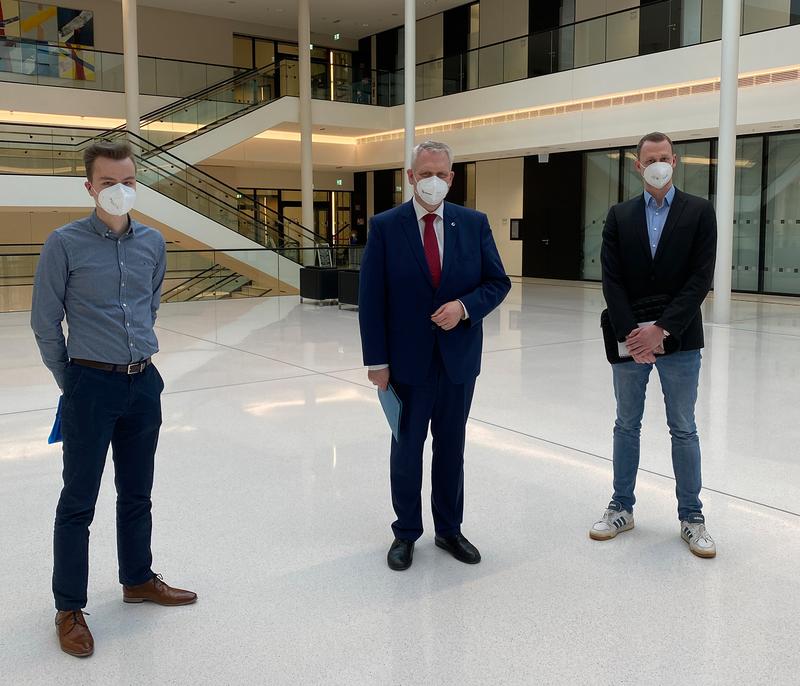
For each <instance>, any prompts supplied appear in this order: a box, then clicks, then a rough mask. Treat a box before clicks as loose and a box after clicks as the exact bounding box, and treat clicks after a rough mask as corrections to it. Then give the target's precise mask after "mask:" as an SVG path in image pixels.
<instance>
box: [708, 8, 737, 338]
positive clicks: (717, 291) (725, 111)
mask: <svg viewBox="0 0 800 686" xmlns="http://www.w3.org/2000/svg"><path fill="white" fill-rule="evenodd" d="M741 10H742V3H741V1H740V0H724V2H723V6H722V65H721V68H720V90H719V142H718V146H717V231H718V233H717V266H716V270H715V272H714V309H713V313H712V319H713V320H714V322H715V323H716V324H729V323H730V321H731V268H732V264H733V210H734V197H735V185H736V104H737V96H738V91H739V34H740V28H741Z"/></svg>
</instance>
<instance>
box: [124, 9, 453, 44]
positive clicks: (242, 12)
mask: <svg viewBox="0 0 800 686" xmlns="http://www.w3.org/2000/svg"><path fill="white" fill-rule="evenodd" d="M309 2H310V5H311V31H312V32H313V33H321V34H331V35H333V34H335V33H340V34H341V35H342V37H343V38H363V37H364V36H369V35H372V34H373V33H379V32H380V31H385V30H386V29H390V28H393V27H395V26H400V25H401V24H402V23H403V11H404V10H403V7H404V1H403V0H309ZM467 2H468V0H417V18H418V19H421V18H423V17H427V16H430V15H431V14H437V13H439V12H443V11H444V10H447V9H450V8H452V7H458V6H459V5H464V4H466V3H467ZM140 4H142V5H147V6H149V7H161V8H163V9H168V10H174V11H178V12H190V13H192V14H205V15H208V16H211V17H223V18H225V19H233V20H235V21H243V22H249V23H255V24H261V25H266V26H275V27H281V28H288V29H294V30H296V29H297V5H298V2H297V0H140Z"/></svg>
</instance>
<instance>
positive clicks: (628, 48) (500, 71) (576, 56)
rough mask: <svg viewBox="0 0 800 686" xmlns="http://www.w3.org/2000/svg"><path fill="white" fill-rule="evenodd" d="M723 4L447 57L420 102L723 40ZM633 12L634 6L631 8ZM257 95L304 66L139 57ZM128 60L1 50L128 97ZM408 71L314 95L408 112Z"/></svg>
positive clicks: (23, 67) (750, 24)
mask: <svg viewBox="0 0 800 686" xmlns="http://www.w3.org/2000/svg"><path fill="white" fill-rule="evenodd" d="M722 2H723V0H660V1H658V2H652V3H649V4H647V5H636V6H633V7H631V8H629V9H624V10H620V11H616V12H612V13H609V14H606V15H602V16H598V17H593V18H591V19H585V20H582V21H576V22H572V23H569V24H564V25H561V26H558V27H554V28H552V29H548V30H544V31H539V32H536V33H532V34H526V35H520V36H518V37H517V38H513V39H510V40H505V41H502V42H498V43H493V44H491V45H484V46H481V47H478V48H474V49H471V50H467V51H464V52H459V53H454V54H450V55H445V56H443V57H441V58H437V59H433V60H428V61H426V62H422V63H419V64H417V66H416V93H417V100H427V99H430V98H436V97H440V96H443V95H450V94H453V93H462V92H465V91H470V90H474V89H477V88H485V87H487V86H494V85H498V84H502V83H509V82H513V81H518V80H522V79H528V78H533V77H536V76H543V75H546V74H554V73H558V72H562V71H568V70H571V69H578V68H581V67H587V66H591V65H596V64H602V63H605V62H612V61H615V60H620V59H626V58H629V57H636V56H639V55H647V54H652V53H658V52H663V51H666V50H672V49H675V48H681V47H686V46H691V45H698V44H701V43H707V42H711V41H715V40H719V38H720V35H721V17H722ZM742 2H743V3H744V11H743V13H742V34H748V33H755V32H758V31H764V30H769V29H776V28H782V27H784V26H788V25H791V24H800V13H798V12H795V11H793V10H792V9H791V7H793V5H792V4H790V3H789V2H788V0H786V1H785V2H783V5H785V6H786V9H785V11H773V10H772V9H770V8H766V9H765V8H761V7H760V6H758V5H756V4H750V3H748V2H745V0H742ZM632 4H633V3H632ZM265 70H268V71H269V78H268V79H264V78H262V79H261V82H258V83H257V82H256V80H255V79H254V80H253V85H254V87H257V88H267V87H268V88H269V91H268V92H266V91H263V92H261V93H259V94H256V95H255V96H254V95H253V94H251V93H249V92H247V93H246V92H245V91H247V89H240V91H239V93H244V94H245V97H246V98H248V99H249V101H251V102H252V101H253V99H254V98H255V99H258V100H260V101H261V102H264V101H268V100H272V99H275V98H278V97H282V96H286V95H288V96H297V95H299V91H300V89H299V71H300V70H299V64H298V61H297V58H296V57H284V58H281V59H280V60H278V61H276V62H275V63H274V64H271V65H268V67H263V68H261V69H253V70H245V69H241V68H237V67H226V66H220V65H213V64H198V63H193V62H181V61H179V60H167V59H162V58H154V57H140V58H139V74H140V91H141V92H142V93H145V94H149V95H164V96H171V97H187V96H189V95H193V94H195V93H196V92H198V91H201V90H204V89H208V88H210V87H212V86H214V85H217V84H220V83H223V82H226V81H230V80H231V79H232V78H234V77H236V76H238V75H242V74H247V73H251V74H256V73H259V74H260V75H261V76H265V75H267V72H266V71H265ZM122 71H123V70H122V55H121V54H118V53H110V52H103V51H98V50H89V49H76V48H72V47H65V46H52V45H46V44H41V43H35V42H31V41H24V40H22V41H21V40H20V39H11V38H4V39H3V40H2V41H0V80H5V81H21V82H25V83H39V84H44V85H58V86H71V87H76V88H87V89H95V90H111V91H122V90H123V89H124V81H123V73H122ZM404 78H405V77H404V71H403V69H402V68H398V69H389V70H385V69H369V68H363V67H354V66H351V65H346V64H335V63H334V64H320V63H316V62H315V63H313V64H312V76H311V92H312V97H313V98H315V99H319V100H332V101H336V102H352V103H358V104H367V105H380V106H389V107H390V106H394V105H401V104H402V103H403V95H404Z"/></svg>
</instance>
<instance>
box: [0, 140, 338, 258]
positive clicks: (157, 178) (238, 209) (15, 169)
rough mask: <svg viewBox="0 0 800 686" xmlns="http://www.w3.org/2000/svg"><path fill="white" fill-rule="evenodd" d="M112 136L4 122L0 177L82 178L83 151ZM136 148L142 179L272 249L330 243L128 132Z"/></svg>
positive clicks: (295, 250)
mask: <svg viewBox="0 0 800 686" xmlns="http://www.w3.org/2000/svg"><path fill="white" fill-rule="evenodd" d="M108 134H109V132H107V131H100V130H91V129H71V128H60V129H59V128H53V127H42V126H28V125H14V124H0V173H4V174H31V175H56V176H82V175H84V173H85V170H84V166H83V151H84V149H85V148H86V146H87V145H89V143H90V142H91V141H92V140H95V139H98V138H105V137H106V136H107V135H108ZM126 135H127V140H128V142H129V143H130V144H131V146H132V148H133V149H134V154H135V159H136V166H137V174H136V178H137V181H138V182H139V183H141V184H143V185H145V186H148V187H150V188H152V189H153V190H155V191H157V192H159V193H161V194H163V195H165V196H167V197H169V198H171V199H173V200H175V201H176V202H178V203H180V204H182V205H184V206H185V207H188V208H190V209H192V210H194V211H196V212H198V213H200V214H201V215H203V216H205V217H207V218H209V219H211V220H213V221H215V222H217V223H218V224H221V225H223V226H225V227H227V228H229V229H231V230H233V231H236V232H237V233H239V234H241V235H243V236H245V237H246V238H249V239H250V240H253V241H255V242H256V243H258V244H259V245H262V246H264V247H267V248H280V249H287V253H286V257H287V258H288V259H291V260H292V261H294V262H297V263H300V262H301V254H300V252H299V250H300V249H302V248H305V247H314V248H324V247H327V241H326V240H325V239H324V238H323V237H322V236H320V235H318V234H316V233H314V232H312V231H311V230H309V229H307V228H306V227H304V226H302V225H301V224H298V223H297V222H295V221H293V220H291V219H289V218H287V217H284V216H282V215H280V214H278V213H277V212H276V211H275V210H273V209H271V208H269V207H267V206H266V204H261V203H255V202H253V201H250V203H248V205H247V206H245V207H244V208H243V207H242V206H241V202H240V201H241V200H242V198H241V194H240V193H239V192H238V191H237V190H236V189H235V188H232V187H230V186H227V185H226V184H224V183H223V182H221V181H219V179H216V178H215V177H213V176H211V175H209V174H207V173H206V172H203V171H202V170H200V169H198V168H196V167H193V166H192V165H190V164H188V163H187V162H184V161H183V160H180V159H179V158H177V157H175V156H174V155H172V154H171V153H170V152H168V151H166V150H163V149H162V148H159V147H158V146H155V145H153V144H151V143H150V142H149V141H147V140H145V139H144V138H141V137H139V136H135V135H133V134H126Z"/></svg>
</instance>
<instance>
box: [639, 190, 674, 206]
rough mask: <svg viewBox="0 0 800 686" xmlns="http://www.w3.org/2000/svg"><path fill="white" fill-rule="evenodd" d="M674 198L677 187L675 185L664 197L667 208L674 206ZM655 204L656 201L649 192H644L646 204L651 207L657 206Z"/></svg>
mask: <svg viewBox="0 0 800 686" xmlns="http://www.w3.org/2000/svg"><path fill="white" fill-rule="evenodd" d="M674 197H675V186H674V184H673V185H672V186H670V187H669V190H668V191H667V194H666V195H665V196H664V204H665V205H666V206H667V207H670V206H671V205H672V199H673V198H674ZM655 202H656V199H655V198H654V197H653V196H652V195H651V194H650V193H649V192H648V191H645V192H644V204H645V205H648V206H649V205H650V203H653V204H655Z"/></svg>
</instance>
